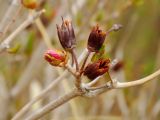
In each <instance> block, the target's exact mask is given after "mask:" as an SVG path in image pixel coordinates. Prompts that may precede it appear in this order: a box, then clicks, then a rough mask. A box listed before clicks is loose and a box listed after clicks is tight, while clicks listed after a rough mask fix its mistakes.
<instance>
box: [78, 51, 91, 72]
mask: <svg viewBox="0 0 160 120" xmlns="http://www.w3.org/2000/svg"><path fill="white" fill-rule="evenodd" d="M90 53H91V52H90V51H87V54H86V56H85V58H84V62H83V64H82V67H81V70H80V71H81V74H82V72H83V69H84V67H85V65H86V62H87V60H88V57H89V55H90Z"/></svg>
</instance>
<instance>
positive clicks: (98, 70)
mask: <svg viewBox="0 0 160 120" xmlns="http://www.w3.org/2000/svg"><path fill="white" fill-rule="evenodd" d="M109 63H110V60H109V59H105V60H101V59H100V60H98V61H97V62H94V63H91V64H89V65H88V66H87V67H86V68H85V70H84V75H86V76H87V77H88V78H89V79H91V80H93V79H95V78H97V77H98V76H100V75H103V74H104V73H106V72H107V71H108V70H109Z"/></svg>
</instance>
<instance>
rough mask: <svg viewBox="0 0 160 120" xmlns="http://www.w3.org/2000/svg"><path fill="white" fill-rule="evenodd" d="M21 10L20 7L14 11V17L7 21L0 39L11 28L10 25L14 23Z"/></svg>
mask: <svg viewBox="0 0 160 120" xmlns="http://www.w3.org/2000/svg"><path fill="white" fill-rule="evenodd" d="M21 10H22V6H19V8H18V10H17V11H16V13H15V15H14V16H13V17H12V18H11V20H10V21H9V23H8V24H7V25H6V26H5V28H4V30H3V32H2V33H1V35H2V36H1V37H2V38H3V36H4V35H5V34H6V33H7V31H8V30H9V28H10V27H11V26H12V24H13V23H14V22H15V20H16V18H18V16H19V14H20V12H21Z"/></svg>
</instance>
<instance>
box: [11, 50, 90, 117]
mask: <svg viewBox="0 0 160 120" xmlns="http://www.w3.org/2000/svg"><path fill="white" fill-rule="evenodd" d="M86 54H87V50H84V51H83V52H82V54H81V55H80V56H79V57H78V62H79V63H80V62H81V61H82V60H83V58H84V56H85V55H86ZM67 73H68V72H67V70H66V71H64V72H63V73H62V75H61V76H59V77H58V78H57V79H56V80H54V81H53V82H52V83H51V84H50V85H49V86H48V87H47V88H45V89H44V90H43V91H42V92H41V93H40V94H39V95H38V96H37V97H36V98H34V99H33V100H31V101H30V102H29V103H27V104H26V105H25V106H24V107H23V108H22V109H21V110H20V111H19V112H18V113H17V114H16V115H15V116H14V117H13V118H12V120H19V119H20V118H21V117H22V116H23V115H24V114H25V113H26V112H27V111H28V110H29V108H30V107H31V106H32V105H33V104H34V103H36V102H37V101H38V100H40V99H42V98H43V97H44V96H45V95H46V94H47V93H48V92H49V91H50V90H51V89H52V88H54V87H55V85H57V84H58V83H59V82H60V80H59V79H61V80H62V78H63V77H64V76H65V75H66V74H67ZM20 81H21V80H20ZM25 81H26V79H25ZM19 85H21V84H18V86H19ZM18 86H17V87H18ZM21 86H22V85H21ZM17 87H16V88H17ZM16 88H15V89H16ZM12 91H15V90H12ZM16 91H17V89H16ZM18 91H22V90H21V89H18ZM13 95H14V94H13ZM16 95H17V94H16ZM14 96H15V95H14Z"/></svg>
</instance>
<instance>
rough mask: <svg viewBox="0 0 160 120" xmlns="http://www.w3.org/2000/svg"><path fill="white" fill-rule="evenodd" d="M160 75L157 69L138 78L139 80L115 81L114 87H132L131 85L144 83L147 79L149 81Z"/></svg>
mask: <svg viewBox="0 0 160 120" xmlns="http://www.w3.org/2000/svg"><path fill="white" fill-rule="evenodd" d="M159 75H160V69H159V70H157V71H156V72H154V73H152V74H151V75H149V76H147V77H145V78H142V79H139V80H135V81H131V82H122V83H120V82H117V83H116V84H115V85H116V86H115V87H116V88H126V87H132V86H137V85H141V84H144V83H146V82H148V81H151V80H152V79H154V78H156V77H158V76H159Z"/></svg>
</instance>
